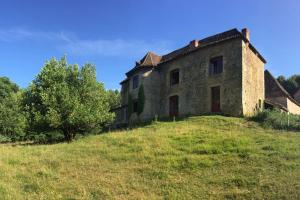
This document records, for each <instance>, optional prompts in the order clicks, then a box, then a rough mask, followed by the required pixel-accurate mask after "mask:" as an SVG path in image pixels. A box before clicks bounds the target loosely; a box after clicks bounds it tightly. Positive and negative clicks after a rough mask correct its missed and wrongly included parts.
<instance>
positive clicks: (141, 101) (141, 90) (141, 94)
mask: <svg viewBox="0 0 300 200" xmlns="http://www.w3.org/2000/svg"><path fill="white" fill-rule="evenodd" d="M144 106H145V93H144V86H143V85H141V86H140V88H139V93H138V109H137V114H138V115H140V114H141V113H142V112H143V111H144Z"/></svg>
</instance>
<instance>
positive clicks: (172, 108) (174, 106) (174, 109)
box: [169, 95, 178, 117]
mask: <svg viewBox="0 0 300 200" xmlns="http://www.w3.org/2000/svg"><path fill="white" fill-rule="evenodd" d="M169 114H170V117H174V116H175V117H177V116H178V96H177V95H176V96H171V97H170V99H169Z"/></svg>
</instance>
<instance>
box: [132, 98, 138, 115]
mask: <svg viewBox="0 0 300 200" xmlns="http://www.w3.org/2000/svg"><path fill="white" fill-rule="evenodd" d="M133 112H134V113H137V112H138V101H137V100H134V101H133Z"/></svg>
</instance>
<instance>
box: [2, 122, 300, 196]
mask: <svg viewBox="0 0 300 200" xmlns="http://www.w3.org/2000/svg"><path fill="white" fill-rule="evenodd" d="M0 197H1V199H299V198H300V132H282V131H276V130H272V129H263V128H261V127H259V126H258V124H256V123H253V122H248V121H246V120H244V119H239V118H229V117H222V116H206V117H192V118H188V119H186V120H184V121H179V122H158V123H154V124H151V125H148V126H145V127H142V128H136V129H133V130H130V131H119V132H112V133H108V134H103V135H98V136H88V137H85V138H83V139H80V140H78V141H75V142H73V143H71V144H67V143H63V144H55V145H33V146H20V145H19V146H18V145H17V146H12V145H0Z"/></svg>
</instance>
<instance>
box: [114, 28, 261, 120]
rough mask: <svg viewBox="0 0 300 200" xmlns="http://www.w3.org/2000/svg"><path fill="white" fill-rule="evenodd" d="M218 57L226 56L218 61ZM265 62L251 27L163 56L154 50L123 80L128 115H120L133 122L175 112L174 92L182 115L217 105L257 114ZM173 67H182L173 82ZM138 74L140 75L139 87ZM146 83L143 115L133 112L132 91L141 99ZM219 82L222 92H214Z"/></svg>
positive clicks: (236, 113) (238, 113) (124, 110)
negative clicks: (252, 39)
mask: <svg viewBox="0 0 300 200" xmlns="http://www.w3.org/2000/svg"><path fill="white" fill-rule="evenodd" d="M213 58H219V60H221V61H218V62H219V63H217V64H215V63H213V61H212V59H213ZM264 64H265V60H264V59H263V57H262V56H261V55H260V54H259V52H258V51H257V50H256V49H255V48H254V47H253V46H252V45H251V43H250V41H249V31H247V30H246V29H244V30H243V32H239V31H238V30H236V29H233V30H230V31H227V32H224V33H220V34H217V35H214V36H211V37H208V38H205V39H203V40H200V41H198V40H194V41H192V42H191V43H190V44H189V45H187V46H185V47H183V48H181V49H178V50H176V51H174V52H171V53H169V54H167V55H164V56H157V55H155V54H154V53H151V52H150V53H148V54H147V55H146V56H145V57H144V58H143V59H142V60H141V61H140V62H137V64H136V66H135V67H134V68H133V69H132V70H130V71H129V72H128V73H126V75H127V78H126V79H125V80H124V81H123V82H121V85H122V89H121V90H122V91H121V94H122V105H123V107H122V109H120V110H119V111H118V112H119V113H123V114H121V115H122V116H123V117H124V118H123V119H122V120H120V119H118V120H119V121H122V122H129V123H134V122H138V121H148V120H153V119H154V118H155V117H159V118H166V117H170V109H171V107H172V105H173V104H172V105H170V104H171V103H172V102H171V100H170V97H173V96H177V98H178V116H187V115H200V114H205V113H210V112H212V111H213V108H212V107H213V106H215V105H218V108H219V109H220V112H222V113H223V114H226V115H230V116H245V115H246V116H251V115H254V114H255V113H256V112H257V111H258V110H260V109H262V108H263V102H264V96H265V91H264ZM173 70H176V71H178V72H179V83H177V84H174V85H172V84H171V80H170V79H171V72H172V71H173ZM214 70H215V71H216V72H218V73H215V72H214ZM136 76H138V80H139V81H138V87H137V88H134V87H133V82H134V80H133V79H134V78H133V77H136ZM141 85H142V86H143V87H144V91H145V106H144V110H143V112H142V113H141V114H140V115H137V113H136V112H134V113H128V96H129V95H131V97H132V99H137V98H138V90H139V87H141ZM215 87H217V88H219V89H218V90H217V91H219V94H218V95H217V97H216V96H214V95H215V94H213V88H215ZM216 99H217V100H216ZM216 102H217V103H216ZM213 104H214V105H213ZM124 113H127V114H124ZM118 115H119V116H120V114H118Z"/></svg>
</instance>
